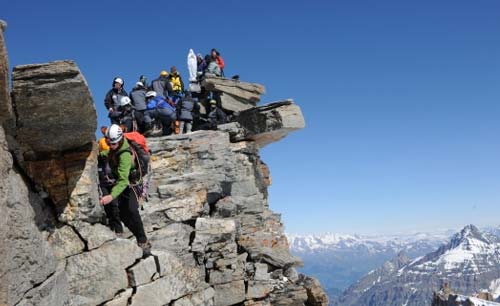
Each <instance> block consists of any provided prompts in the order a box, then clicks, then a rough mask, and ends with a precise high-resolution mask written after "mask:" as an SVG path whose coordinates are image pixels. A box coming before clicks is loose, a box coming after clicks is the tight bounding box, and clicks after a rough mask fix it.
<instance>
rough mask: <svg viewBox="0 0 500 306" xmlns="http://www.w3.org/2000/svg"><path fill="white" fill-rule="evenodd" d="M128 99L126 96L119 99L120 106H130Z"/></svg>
mask: <svg viewBox="0 0 500 306" xmlns="http://www.w3.org/2000/svg"><path fill="white" fill-rule="evenodd" d="M130 102H131V101H130V98H129V97H127V96H124V97H122V98H121V99H120V106H121V107H123V106H125V105H130Z"/></svg>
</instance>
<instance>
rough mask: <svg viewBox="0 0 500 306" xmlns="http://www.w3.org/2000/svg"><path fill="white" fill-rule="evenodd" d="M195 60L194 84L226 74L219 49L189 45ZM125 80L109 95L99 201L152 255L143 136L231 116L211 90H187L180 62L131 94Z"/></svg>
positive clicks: (118, 229)
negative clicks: (143, 203) (144, 211)
mask: <svg viewBox="0 0 500 306" xmlns="http://www.w3.org/2000/svg"><path fill="white" fill-rule="evenodd" d="M189 57H191V59H190V58H189ZM190 60H191V66H190V67H189V70H190V85H191V84H192V83H198V84H199V81H200V80H201V79H202V78H203V77H204V76H205V74H213V75H216V76H223V75H224V60H223V59H222V57H221V56H220V53H219V52H218V51H217V50H215V49H212V51H211V54H210V55H207V56H206V57H205V58H202V57H201V54H198V56H197V59H195V56H194V52H193V51H192V50H190V55H189V56H188V66H189V65H190ZM193 64H194V65H193ZM124 85H125V82H124V80H123V78H120V77H115V78H114V79H113V83H112V88H111V89H110V90H109V91H108V92H107V94H106V96H105V99H104V105H105V107H106V109H107V111H108V117H109V119H110V121H111V125H110V127H109V128H107V127H102V128H101V132H102V133H103V137H102V138H101V139H100V140H99V151H100V154H99V162H98V172H99V185H100V195H101V197H100V203H101V204H102V205H103V206H104V210H105V212H106V215H107V218H108V225H109V227H110V228H111V229H112V230H113V231H115V233H116V234H117V236H123V235H124V234H123V226H122V222H123V224H125V226H126V227H127V228H128V229H129V230H130V231H131V232H132V233H133V235H134V236H135V238H136V240H137V243H138V245H139V246H140V247H141V248H142V250H143V255H144V256H149V255H150V249H151V244H150V242H149V241H148V239H147V236H146V233H145V231H144V226H143V223H142V219H141V216H140V214H139V202H140V200H141V199H142V198H144V197H145V196H146V195H147V182H145V177H146V176H145V174H146V173H147V172H148V171H147V168H148V166H147V165H148V163H149V149H148V148H147V145H146V141H145V138H144V135H146V136H148V135H151V134H153V133H154V132H155V131H158V127H161V129H160V130H159V131H160V132H161V135H170V134H171V133H173V132H176V133H190V132H192V131H193V130H196V129H215V128H216V127H217V125H219V124H223V123H226V122H227V115H226V114H225V112H224V111H223V110H222V109H221V108H220V107H219V106H218V104H219V103H218V102H217V101H216V100H215V99H214V97H215V96H214V95H213V94H212V93H210V92H208V93H207V92H206V91H205V92H204V91H202V90H196V89H195V90H193V91H190V90H187V89H186V88H185V87H184V82H183V80H182V77H181V75H180V74H179V72H178V71H177V68H176V67H175V66H173V67H171V68H170V73H168V72H167V71H165V70H163V71H161V72H160V75H159V77H158V78H156V79H155V80H153V81H152V82H151V84H150V85H148V84H147V79H146V77H145V76H144V75H141V76H140V78H139V81H137V82H136V83H135V86H134V88H133V89H132V91H131V92H130V94H127V92H126V90H125V87H124ZM190 87H191V86H190ZM203 95H206V96H203ZM201 97H203V99H204V101H206V102H208V103H206V104H205V105H204V107H205V109H206V112H205V116H204V117H202V116H201V115H200V112H199V108H200V101H199V99H200V98H201ZM219 105H220V104H219Z"/></svg>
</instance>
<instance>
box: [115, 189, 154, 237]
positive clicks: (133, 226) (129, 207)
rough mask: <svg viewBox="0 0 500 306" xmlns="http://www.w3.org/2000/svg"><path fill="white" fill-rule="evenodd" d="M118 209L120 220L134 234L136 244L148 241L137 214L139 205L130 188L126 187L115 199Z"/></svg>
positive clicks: (139, 216)
mask: <svg viewBox="0 0 500 306" xmlns="http://www.w3.org/2000/svg"><path fill="white" fill-rule="evenodd" d="M117 200H118V208H119V209H120V218H121V220H122V222H123V224H125V226H127V227H128V229H129V230H130V231H131V232H132V234H134V236H135V238H136V239H137V242H138V243H144V242H146V241H147V240H148V238H147V237H146V233H145V232H144V225H143V224H142V219H141V215H140V214H139V203H138V201H137V196H136V195H135V193H134V191H133V190H132V188H131V187H127V188H126V189H125V190H124V191H123V192H122V193H121V194H120V196H118V198H117Z"/></svg>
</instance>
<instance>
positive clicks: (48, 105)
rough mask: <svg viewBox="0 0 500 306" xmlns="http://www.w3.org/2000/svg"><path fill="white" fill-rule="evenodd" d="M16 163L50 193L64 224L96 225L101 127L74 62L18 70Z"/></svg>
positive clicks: (14, 82)
mask: <svg viewBox="0 0 500 306" xmlns="http://www.w3.org/2000/svg"><path fill="white" fill-rule="evenodd" d="M12 79H13V80H12V85H13V91H12V96H13V103H14V105H15V106H16V116H17V118H16V119H17V127H16V141H17V143H18V145H19V148H18V149H17V154H16V157H17V160H18V162H19V164H20V165H21V166H22V167H23V168H24V170H25V172H26V174H28V176H29V177H30V178H31V180H32V181H33V183H35V185H36V186H37V188H38V189H39V190H43V191H44V192H46V193H48V196H49V197H50V199H51V200H52V202H53V203H54V205H55V210H56V213H57V215H58V217H59V219H60V220H61V221H63V222H68V221H72V220H86V221H89V222H97V221H99V220H100V219H101V218H102V216H103V210H102V208H101V207H100V205H99V204H98V192H97V176H96V171H97V146H96V145H95V144H93V142H94V139H95V130H96V125H97V120H96V118H97V116H96V111H95V107H94V102H93V100H92V97H91V95H90V91H89V89H88V87H87V82H86V81H85V78H84V77H83V75H82V74H81V73H80V70H79V69H78V67H77V66H76V64H75V63H74V62H73V61H56V62H51V63H45V64H33V65H23V66H17V67H14V70H13V73H12Z"/></svg>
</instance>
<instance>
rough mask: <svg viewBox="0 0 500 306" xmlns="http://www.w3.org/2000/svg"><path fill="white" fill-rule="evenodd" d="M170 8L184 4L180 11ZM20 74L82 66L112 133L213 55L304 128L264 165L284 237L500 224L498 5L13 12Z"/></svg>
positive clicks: (347, 3) (167, 6)
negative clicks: (131, 112) (282, 102)
mask: <svg viewBox="0 0 500 306" xmlns="http://www.w3.org/2000/svg"><path fill="white" fill-rule="evenodd" d="M174 3H175V4H174ZM0 18H2V19H5V20H6V21H7V22H8V24H9V26H8V28H7V32H6V34H5V35H6V40H7V47H8V51H9V55H10V63H11V67H12V66H15V65H19V64H27V63H36V62H46V61H51V60H57V59H74V60H76V62H77V63H78V65H79V67H80V69H81V70H82V71H83V73H84V75H85V77H86V79H87V81H88V83H89V85H90V88H91V91H92V94H93V96H94V99H95V101H96V105H97V109H98V114H99V124H106V123H107V119H106V117H105V115H104V107H103V102H102V101H103V98H104V95H105V93H106V91H107V90H108V89H109V88H110V86H111V81H112V79H113V77H115V76H122V77H123V78H124V79H125V83H126V84H125V85H126V89H127V90H129V89H130V88H131V86H132V84H133V83H135V81H136V80H137V78H138V77H139V75H140V74H145V75H147V76H148V77H149V80H152V79H153V78H154V77H156V75H157V74H158V73H159V71H160V70H162V69H167V68H169V67H170V66H172V65H175V66H177V67H178V69H179V70H180V71H181V73H182V74H183V76H184V79H187V69H186V55H187V52H188V49H189V48H194V50H195V52H201V53H204V54H205V53H207V52H208V51H209V50H210V49H211V48H213V47H215V48H217V49H219V50H220V52H221V53H222V55H223V57H224V59H225V61H226V66H227V68H226V74H228V75H232V74H239V75H240V76H241V79H242V80H245V81H253V82H259V83H262V84H265V85H266V86H267V89H268V92H267V94H266V95H265V96H264V97H263V102H266V101H275V100H279V99H282V98H293V99H295V101H296V103H297V104H299V105H300V106H301V108H302V110H303V113H304V115H305V118H306V122H307V128H306V129H305V130H302V131H300V132H296V133H294V134H291V135H290V136H289V137H288V138H287V139H285V140H283V141H281V142H279V143H274V144H272V145H270V146H269V147H267V148H265V149H263V150H262V158H263V160H264V161H265V162H267V163H268V164H269V166H270V168H271V173H272V177H273V186H272V187H271V188H270V205H271V208H272V209H273V210H275V211H276V212H279V213H282V215H283V220H284V223H285V224H286V230H287V231H289V232H293V233H311V232H324V231H334V232H349V233H352V232H358V233H368V232H393V231H405V230H413V229H430V228H431V227H434V226H439V227H460V226H462V225H464V224H467V223H474V224H476V225H485V224H489V225H496V224H500V1H498V0H475V1H470V0H441V1H435V0H422V1H400V0H385V1H384V0H381V1H368V0H365V1H358V0H339V1H336V0H332V1H327V0H324V1H294V0H292V1H262V0H256V1H218V0H216V1H188V2H186V1H143V2H139V1H7V2H5V3H4V4H2V12H1V14H0Z"/></svg>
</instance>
